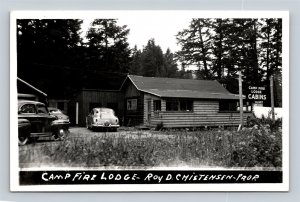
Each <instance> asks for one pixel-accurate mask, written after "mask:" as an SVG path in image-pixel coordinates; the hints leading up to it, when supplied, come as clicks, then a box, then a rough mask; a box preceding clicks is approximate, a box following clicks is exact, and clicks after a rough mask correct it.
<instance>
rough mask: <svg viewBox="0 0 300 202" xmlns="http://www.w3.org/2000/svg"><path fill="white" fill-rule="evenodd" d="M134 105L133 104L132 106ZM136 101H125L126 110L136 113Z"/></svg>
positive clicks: (130, 99)
mask: <svg viewBox="0 0 300 202" xmlns="http://www.w3.org/2000/svg"><path fill="white" fill-rule="evenodd" d="M129 102H131V107H130V108H129ZM133 103H135V104H133ZM137 103H138V101H137V98H129V99H127V100H126V110H127V111H137V108H138V106H137V105H138V104H137ZM133 106H135V108H133Z"/></svg>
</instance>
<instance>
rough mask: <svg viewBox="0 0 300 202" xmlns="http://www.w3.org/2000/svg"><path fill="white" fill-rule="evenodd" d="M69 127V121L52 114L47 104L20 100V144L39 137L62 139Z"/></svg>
mask: <svg viewBox="0 0 300 202" xmlns="http://www.w3.org/2000/svg"><path fill="white" fill-rule="evenodd" d="M68 127H69V121H65V120H60V119H58V118H57V117H55V116H53V115H51V114H50V113H49V111H48V108H47V106H46V105H45V104H43V103H41V102H36V101H30V100H19V101H18V130H19V145H24V144H26V143H27V142H28V141H29V140H30V139H37V138H39V137H53V138H54V139H55V140H61V139H63V138H64V137H65V135H66V134H67V133H68Z"/></svg>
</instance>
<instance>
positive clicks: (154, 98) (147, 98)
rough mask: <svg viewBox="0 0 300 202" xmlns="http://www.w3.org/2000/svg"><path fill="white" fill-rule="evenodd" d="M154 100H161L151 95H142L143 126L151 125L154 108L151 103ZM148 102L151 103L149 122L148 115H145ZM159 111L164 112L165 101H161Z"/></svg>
mask: <svg viewBox="0 0 300 202" xmlns="http://www.w3.org/2000/svg"><path fill="white" fill-rule="evenodd" d="M154 100H161V99H160V98H159V97H156V96H154V95H151V94H148V93H145V94H144V112H143V114H144V116H143V122H144V124H145V125H147V124H149V123H150V124H151V120H152V118H153V117H154V106H153V101H154ZM148 101H151V119H150V121H149V120H148V114H147V111H148ZM161 110H162V111H165V110H166V101H165V100H161Z"/></svg>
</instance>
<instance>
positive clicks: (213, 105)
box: [193, 100, 219, 114]
mask: <svg viewBox="0 0 300 202" xmlns="http://www.w3.org/2000/svg"><path fill="white" fill-rule="evenodd" d="M193 112H194V113H195V114H207V113H209V114H216V113H218V112H219V101H201V100H195V101H193Z"/></svg>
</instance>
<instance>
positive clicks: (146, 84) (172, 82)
mask: <svg viewBox="0 0 300 202" xmlns="http://www.w3.org/2000/svg"><path fill="white" fill-rule="evenodd" d="M120 91H121V92H122V93H123V94H124V104H125V107H124V109H125V112H124V120H125V122H124V123H125V125H146V126H151V127H155V126H157V125H161V126H163V127H165V128H179V127H180V128H181V127H201V126H236V125H239V120H240V116H239V111H238V110H239V106H238V103H239V96H238V95H236V94H232V93H230V92H228V91H227V90H226V89H225V88H224V87H223V86H222V85H221V84H220V83H219V82H218V81H215V80H194V79H177V78H160V77H143V76H134V75H128V76H127V78H126V79H125V81H124V82H123V84H122V86H121V89H120ZM248 109H250V108H248V107H247V106H246V107H245V108H244V111H245V112H244V119H245V121H246V119H247V117H248V116H251V115H252V113H251V111H247V110H248Z"/></svg>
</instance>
